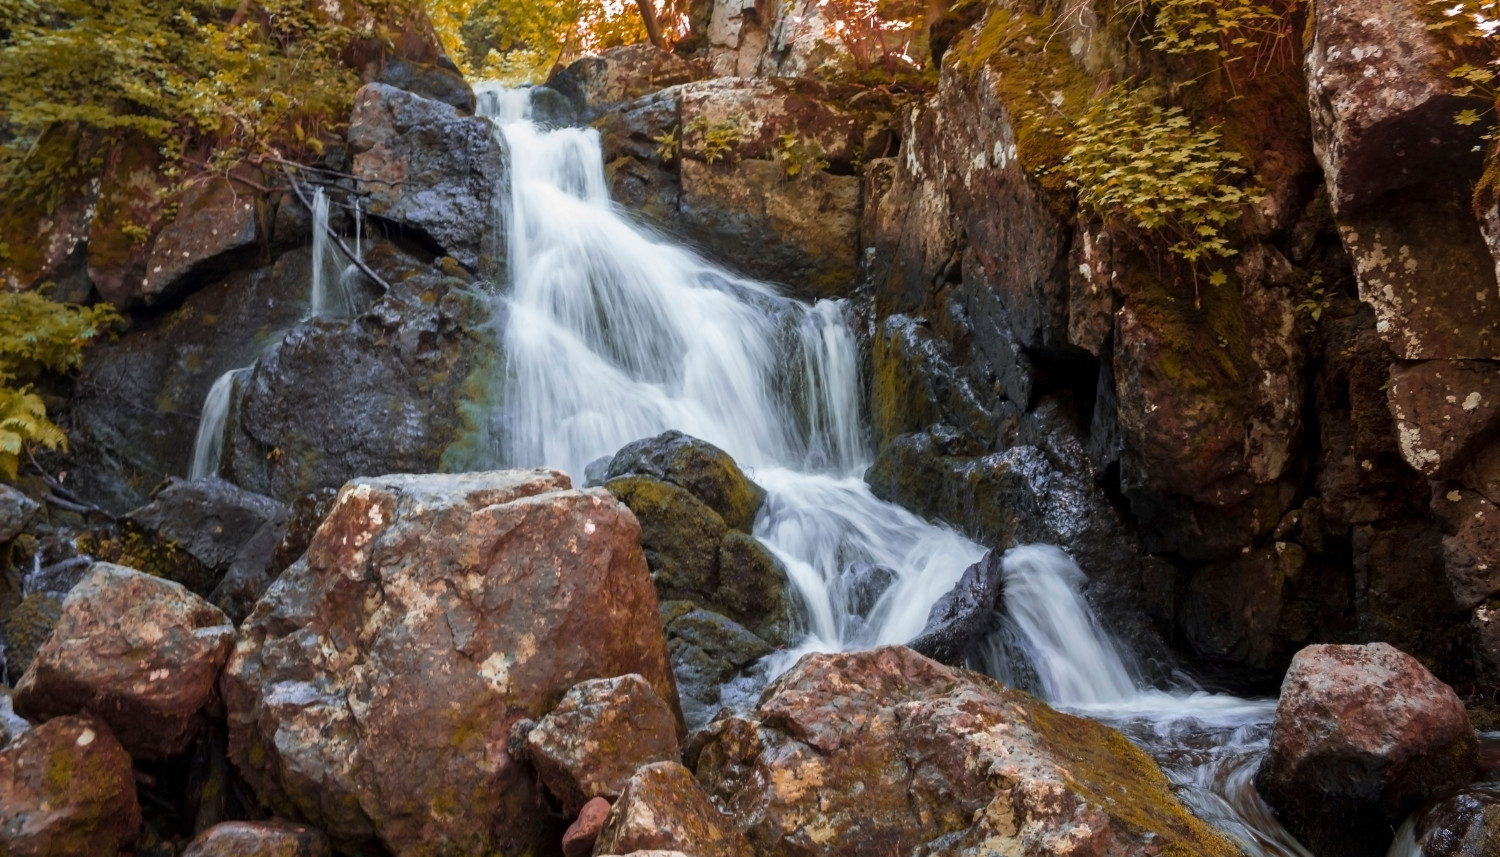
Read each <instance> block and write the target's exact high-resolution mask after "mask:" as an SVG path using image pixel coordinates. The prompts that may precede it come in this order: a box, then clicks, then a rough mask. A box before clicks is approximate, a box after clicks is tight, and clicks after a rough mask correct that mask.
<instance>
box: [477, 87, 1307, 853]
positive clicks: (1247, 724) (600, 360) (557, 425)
mask: <svg viewBox="0 0 1500 857" xmlns="http://www.w3.org/2000/svg"><path fill="white" fill-rule="evenodd" d="M479 96H480V98H479V104H480V113H481V114H482V115H484V116H486V117H488V118H490V119H491V121H493V122H494V123H495V125H496V128H497V132H498V133H499V134H500V135H501V136H502V137H503V139H504V141H505V143H506V144H507V149H508V152H509V157H510V179H511V181H510V193H509V195H508V198H507V199H505V200H502V202H501V208H500V210H497V212H496V217H497V218H498V220H499V222H501V223H502V224H503V234H504V236H505V241H506V243H507V245H508V246H507V247H506V257H507V264H508V266H509V268H508V277H509V280H508V283H507V284H506V285H505V287H504V288H503V289H502V290H501V295H500V296H497V297H496V298H495V320H494V325H495V334H496V335H497V336H498V337H499V338H500V340H501V342H502V346H503V347H502V352H503V354H504V355H505V359H504V363H505V365H504V370H503V371H498V372H496V374H495V379H494V385H495V388H496V389H494V390H492V391H491V393H490V400H491V401H493V402H498V403H500V404H499V405H498V406H497V407H496V411H495V413H494V414H493V415H492V425H491V428H490V434H489V436H490V437H491V438H492V439H493V440H491V441H489V443H490V444H491V446H492V450H491V456H492V458H493V461H492V462H491V463H494V464H500V465H505V466H537V465H548V466H553V467H559V468H561V469H563V470H564V471H566V472H568V473H569V474H572V475H573V476H575V477H580V476H582V474H583V473H584V472H585V468H586V466H587V465H588V464H589V463H590V462H592V461H595V460H596V459H599V458H600V457H602V456H607V455H611V454H613V453H614V452H615V451H616V450H618V449H619V448H620V447H621V446H623V445H625V444H626V443H629V442H630V441H634V440H637V439H640V438H644V437H650V436H653V435H656V434H659V433H661V432H663V431H665V430H668V429H678V430H681V431H683V432H685V433H687V434H689V435H692V436H694V437H698V438H702V439H704V440H707V441H709V442H711V443H714V444H716V445H718V446H719V447H721V448H723V449H724V450H726V451H727V452H728V453H729V454H730V455H732V456H733V457H734V458H735V460H736V461H738V462H739V463H740V464H741V466H742V467H744V468H745V469H746V470H747V471H748V472H749V473H750V474H751V476H752V477H753V478H754V479H755V480H756V481H757V482H758V483H759V484H760V485H762V486H763V487H764V488H765V489H766V492H767V501H766V504H765V506H764V508H763V510H762V512H761V513H760V516H759V518H758V519H757V522H756V525H755V536H756V537H757V538H759V539H760V540H761V541H763V542H764V543H765V544H766V545H767V546H768V547H769V548H770V549H771V551H772V552H774V553H775V554H776V556H777V557H778V558H779V559H780V560H781V561H782V562H783V563H784V564H785V566H786V568H787V570H788V572H789V575H790V577H791V580H792V583H793V584H794V585H795V587H796V589H797V592H798V594H799V596H800V600H801V603H802V605H803V608H804V610H803V613H804V616H803V620H802V621H803V623H804V629H803V630H804V632H805V634H804V637H803V638H802V642H801V643H800V644H799V645H798V646H796V647H794V648H793V649H792V650H790V651H785V652H779V653H777V654H775V655H772V656H771V657H770V658H769V659H768V661H769V663H767V664H766V665H765V672H767V673H768V674H776V673H778V672H780V671H782V670H784V669H786V668H787V667H789V666H790V665H791V664H792V663H793V662H795V660H796V658H798V657H800V656H801V655H802V654H805V653H807V652H811V651H839V650H850V649H860V648H868V647H872V646H877V645H882V644H888V643H903V642H906V641H907V640H910V639H911V638H912V637H914V636H915V635H916V634H917V633H918V632H919V631H920V630H921V629H922V627H923V625H924V624H925V622H926V619H927V614H928V610H929V609H930V607H931V605H932V604H933V602H934V601H936V600H937V598H938V597H939V596H941V595H942V594H943V593H944V592H946V591H948V590H949V589H951V588H952V586H953V585H954V583H956V582H957V580H958V578H959V576H960V575H961V574H962V572H963V571H964V569H965V568H966V567H968V566H969V565H970V564H972V563H974V562H975V561H977V560H978V559H979V558H980V557H981V556H983V554H984V549H983V548H982V547H980V546H979V545H977V544H975V543H973V542H971V541H969V540H968V539H966V538H964V537H963V536H961V535H959V534H958V533H956V532H954V531H952V530H950V529H947V528H945V527H941V526H936V525H933V524H930V523H928V522H926V521H923V520H922V519H920V518H918V517H916V516H915V515H912V514H911V513H910V512H907V511H906V510H904V509H902V508H900V507H897V506H894V505H892V504H889V503H886V502H883V501H881V500H879V499H877V498H876V497H875V496H874V495H873V494H872V493H871V492H870V490H869V489H868V487H866V485H865V483H864V481H863V479H862V478H861V477H862V474H863V472H864V470H865V468H866V467H867V466H868V465H869V463H870V457H871V455H870V450H869V448H868V445H867V443H866V441H865V439H864V432H863V429H862V427H861V420H860V412H861V402H860V381H859V371H858V364H857V350H856V345H855V337H854V334H853V331H852V330H851V326H850V325H851V319H850V313H849V307H848V306H847V305H846V304H845V303H844V302H842V301H827V300H824V301H819V302H817V303H813V304H808V303H804V302H800V301H796V300H792V299H790V298H787V297H785V296H783V295H782V294H781V293H780V292H779V291H778V290H777V289H775V288H774V287H771V286H768V285H766V284H763V283H759V282H755V281H752V280H747V279H744V278H741V277H738V276H735V275H733V274H731V273H728V272H727V271H725V270H724V269H722V268H720V267H717V266H715V265H713V264H712V263H710V262H708V261H705V260H704V259H702V258H701V257H699V256H697V255H695V254H694V253H692V252H689V251H687V250H685V249H683V248H681V247H680V246H678V245H676V244H675V243H673V242H672V241H670V240H668V239H665V238H663V237H662V236H660V235H657V234H655V233H653V232H652V231H650V230H649V229H647V228H644V227H642V226H640V225H637V224H636V223H634V222H633V221H632V220H630V219H629V218H628V217H627V216H625V215H623V214H622V213H621V212H620V211H619V210H618V209H617V208H616V207H615V206H614V205H613V204H612V203H611V202H610V199H609V193H608V188H607V184H606V180H605V175H604V166H603V156H602V152H601V148H600V142H599V135H598V133H597V132H596V131H594V130H593V129H587V128H573V127H561V128H550V127H543V126H542V125H539V124H537V123H535V122H533V121H531V120H530V118H529V107H528V105H529V93H528V91H526V90H506V89H503V88H500V87H497V86H489V85H482V86H481V87H479ZM580 481H581V480H580ZM868 564H873V565H878V566H884V567H886V568H888V569H891V570H893V571H894V572H895V580H894V582H893V583H892V585H891V586H890V588H889V589H887V590H886V591H885V593H884V594H883V595H882V596H881V597H880V598H879V599H878V601H877V602H876V603H875V605H874V606H873V608H869V609H867V610H865V611H863V612H861V611H859V610H857V609H855V606H854V603H853V602H854V597H853V596H854V593H853V592H852V591H851V587H849V585H848V584H849V583H850V581H851V577H850V575H851V570H853V569H856V568H858V567H860V566H861V565H868ZM1004 567H1005V576H1006V596H1005V604H1006V614H1005V616H1004V617H1003V622H1002V629H1001V630H1000V631H998V632H997V633H996V635H995V637H994V639H993V640H992V641H991V643H992V645H990V647H989V651H988V653H987V654H986V656H985V658H984V659H983V660H984V663H983V664H976V666H982V667H983V668H984V669H986V671H988V672H989V673H991V674H992V675H995V676H997V677H1001V678H1002V679H1010V680H1011V681H1013V682H1014V683H1017V684H1020V685H1021V686H1024V687H1026V689H1028V690H1032V691H1034V692H1036V693H1038V694H1040V695H1041V696H1042V697H1043V698H1045V699H1046V700H1047V701H1048V702H1050V703H1051V704H1053V705H1055V706H1057V707H1059V708H1062V709H1065V710H1069V711H1073V712H1075V713H1079V714H1084V715H1088V716H1093V717H1096V718H1098V719H1100V720H1103V721H1106V722H1108V723H1110V724H1111V725H1113V726H1115V727H1116V728H1119V729H1120V730H1122V731H1123V732H1125V733H1126V734H1127V735H1128V736H1130V737H1131V738H1132V739H1133V740H1135V741H1136V742H1137V743H1138V744H1140V745H1141V746H1142V747H1144V748H1145V749H1146V750H1147V751H1148V752H1150V753H1151V754H1152V755H1153V756H1154V757H1155V758H1156V759H1157V760H1158V761H1159V762H1160V763H1161V764H1162V766H1163V768H1164V770H1165V771H1166V772H1167V774H1168V776H1169V777H1170V778H1171V779H1172V780H1173V782H1174V783H1175V784H1176V785H1177V786H1178V790H1179V793H1180V794H1181V795H1182V797H1183V799H1184V800H1185V801H1186V802H1187V803H1188V804H1189V806H1190V807H1191V808H1192V809H1193V810H1194V811H1195V812H1196V813H1198V814H1199V815H1200V816H1201V817H1203V818H1204V819H1205V820H1207V821H1209V822H1211V823H1213V824H1215V825H1217V826H1218V827H1220V828H1221V829H1223V830H1224V831H1226V832H1227V833H1229V834H1231V835H1233V836H1234V837H1236V838H1237V839H1239V840H1240V841H1241V842H1242V843H1244V845H1245V847H1246V849H1247V851H1248V852H1249V853H1250V854H1253V855H1264V857H1304V855H1307V852H1306V851H1304V850H1303V849H1302V848H1301V846H1299V845H1298V844H1297V843H1296V842H1295V840H1293V838H1292V837H1291V836H1290V835H1289V834H1287V833H1286V832H1285V831H1284V830H1283V829H1282V828H1281V826H1280V825H1279V824H1278V823H1277V822H1276V820H1275V819H1274V818H1273V817H1272V815H1271V813H1270V812H1269V810H1268V809H1267V808H1266V807H1265V806H1264V804H1262V803H1261V801H1260V799H1259V797H1258V796H1257V795H1256V793H1255V791H1254V788H1253V786H1252V785H1251V782H1250V780H1251V777H1252V776H1253V774H1254V771H1255V766H1256V764H1257V763H1258V761H1259V759H1260V757H1261V756H1262V755H1263V754H1264V752H1265V749H1266V745H1267V737H1268V733H1269V730H1270V722H1271V718H1272V715H1273V713H1274V705H1275V703H1274V701H1272V700H1245V699H1239V698H1235V697H1232V696H1227V695H1223V694H1212V693H1206V692H1201V691H1196V690H1193V689H1190V688H1188V689H1177V690H1171V691H1165V690H1160V689H1156V688H1152V687H1149V686H1148V685H1147V684H1146V683H1145V682H1144V681H1143V680H1142V679H1141V678H1140V677H1139V676H1138V675H1137V673H1136V671H1135V670H1134V668H1133V666H1132V664H1131V661H1130V659H1129V658H1128V657H1126V656H1124V655H1123V654H1122V652H1121V651H1120V649H1119V648H1118V646H1117V645H1116V644H1115V642H1114V641H1112V640H1111V639H1110V638H1109V636H1108V635H1107V634H1105V633H1104V632H1103V631H1102V630H1101V628H1100V627H1099V625H1098V623H1097V621H1096V620H1095V619H1094V617H1093V615H1092V613H1091V612H1090V610H1089V607H1088V605H1087V603H1086V602H1085V600H1084V598H1083V596H1082V594H1081V593H1082V589H1083V585H1084V575H1083V573H1082V572H1081V571H1080V570H1079V569H1078V567H1077V566H1076V565H1074V564H1073V562H1072V561H1071V560H1070V559H1069V558H1068V556H1067V554H1066V553H1064V552H1063V551H1062V550H1060V549H1058V548H1054V547H1048V546H1027V547H1019V548H1015V549H1013V550H1011V551H1010V552H1009V553H1008V554H1007V556H1006V558H1005V562H1004ZM1020 676H1024V677H1025V678H1024V680H1022V679H1021V678H1018V677H1020Z"/></svg>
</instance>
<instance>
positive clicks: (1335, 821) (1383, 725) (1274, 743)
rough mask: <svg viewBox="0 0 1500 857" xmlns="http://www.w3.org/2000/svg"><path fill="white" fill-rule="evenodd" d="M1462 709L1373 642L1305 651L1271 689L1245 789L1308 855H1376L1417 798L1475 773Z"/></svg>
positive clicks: (1444, 688) (1402, 658)
mask: <svg viewBox="0 0 1500 857" xmlns="http://www.w3.org/2000/svg"><path fill="white" fill-rule="evenodd" d="M1476 761H1477V741H1476V739H1475V736H1474V727H1472V726H1470V725H1469V720H1468V717H1467V716H1466V714H1465V713H1464V707H1463V703H1462V702H1460V701H1459V699H1458V696H1457V695H1456V694H1455V693H1454V692H1453V689H1452V688H1450V687H1448V685H1446V684H1443V683H1442V682H1440V681H1438V680H1437V678H1435V677H1434V676H1433V675H1432V674H1431V673H1429V672H1428V671H1427V669H1426V668H1425V667H1423V666H1422V665H1421V664H1420V663H1418V662H1417V661H1416V659H1415V658H1412V657H1411V656H1410V655H1407V654H1405V653H1403V652H1400V651H1398V650H1396V649H1394V648H1392V647H1390V646H1388V645H1386V644H1384V643H1372V644H1370V645H1367V646H1337V645H1318V646H1309V647H1308V648H1306V649H1303V650H1302V651H1301V652H1298V653H1297V656H1296V657H1295V658H1294V659H1293V660H1292V667H1291V669H1290V670H1289V671H1288V672H1287V675H1286V679H1285V681H1284V682H1283V683H1282V689H1281V701H1280V702H1279V703H1278V704H1277V707H1276V721H1275V725H1274V726H1273V728H1272V732H1271V748H1270V752H1269V753H1268V754H1267V755H1266V758H1265V760H1264V761H1263V762H1262V763H1261V767H1260V771H1259V773H1258V774H1257V776H1256V787H1257V788H1258V789H1259V791H1260V793H1261V794H1262V795H1263V796H1264V797H1265V799H1266V801H1267V802H1268V803H1270V805H1271V806H1272V807H1273V808H1274V809H1275V810H1276V813H1277V815H1278V816H1279V817H1280V818H1281V820H1282V821H1283V823H1285V824H1286V826H1287V829H1288V830H1290V831H1291V832H1292V833H1294V834H1295V835H1297V836H1298V837H1299V838H1300V839H1301V840H1302V841H1303V842H1305V843H1307V845H1308V846H1309V847H1310V848H1312V849H1313V850H1314V851H1315V852H1316V853H1319V854H1324V855H1329V857H1341V855H1348V857H1356V855H1366V854H1374V853H1383V852H1384V850H1385V848H1386V847H1387V846H1388V845H1389V844H1390V842H1391V835H1392V831H1393V830H1394V829H1395V827H1396V826H1397V825H1399V824H1400V823H1401V820H1402V819H1403V818H1405V817H1406V815H1407V814H1408V813H1410V812H1411V811H1412V810H1413V809H1415V808H1417V806H1418V805H1420V804H1421V803H1422V801H1424V800H1425V799H1427V798H1430V797H1435V796H1437V795H1441V794H1444V793H1445V792H1447V791H1449V790H1450V789H1453V788H1455V787H1457V786H1460V785H1463V784H1465V783H1467V782H1469V781H1470V780H1471V779H1473V777H1474V773H1475V766H1476Z"/></svg>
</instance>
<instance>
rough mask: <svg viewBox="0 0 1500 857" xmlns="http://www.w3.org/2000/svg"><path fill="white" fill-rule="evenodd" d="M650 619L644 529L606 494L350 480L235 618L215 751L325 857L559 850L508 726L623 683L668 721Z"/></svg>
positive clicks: (524, 475)
mask: <svg viewBox="0 0 1500 857" xmlns="http://www.w3.org/2000/svg"><path fill="white" fill-rule="evenodd" d="M656 611H657V604H656V595H655V593H654V592H653V591H652V588H651V581H650V577H649V572H648V570H647V567H646V562H645V558H644V556H643V555H642V554H641V551H640V530H639V527H638V525H637V523H636V521H635V518H634V516H632V515H631V514H630V512H629V510H628V509H626V508H625V507H624V506H623V505H621V504H620V503H619V502H618V501H616V500H615V499H614V498H613V497H611V496H610V495H609V494H608V493H606V492H604V491H601V490H598V489H590V490H584V491H575V490H570V489H569V482H568V479H567V477H566V476H564V475H563V474H561V473H558V472H556V471H548V470H533V471H505V472H491V473H469V474H459V475H427V476H384V477H379V478H372V479H361V480H357V481H355V482H352V483H350V484H349V485H346V486H345V487H344V489H343V490H342V491H341V493H340V496H339V501H338V502H337V504H336V505H335V506H334V509H333V511H332V513H331V514H330V515H329V517H328V519H327V520H326V521H324V523H323V525H322V526H321V527H320V528H319V529H318V531H317V534H316V535H315V536H314V537H313V539H312V543H311V544H310V545H309V547H308V550H307V553H306V555H305V556H304V557H303V558H302V559H301V560H299V561H298V562H297V563H296V564H294V565H293V566H292V567H291V568H289V569H287V571H285V572H284V573H283V574H282V575H281V577H280V578H278V579H277V581H276V582H275V583H274V584H272V586H271V588H270V590H269V591H268V592H267V593H266V594H265V596H264V597H262V598H261V600H260V602H259V603H258V604H257V605H256V608H255V612H254V613H252V614H251V616H250V618H248V619H247V620H246V621H245V623H244V624H243V625H242V627H241V634H240V642H239V645H238V647H237V648H236V650H235V653H234V655H233V656H232V657H231V659H230V662H229V664H228V666H227V667H226V668H225V671H224V676H223V679H222V680H221V682H220V689H221V692H222V694H223V696H224V702H225V707H226V708H227V710H228V716H229V752H230V758H231V759H232V760H233V761H234V763H235V766H236V767H237V768H238V770H239V771H240V773H241V774H242V775H243V776H244V777H245V779H246V781H247V782H248V783H249V784H250V786H251V787H253V789H254V791H255V794H256V796H257V798H258V799H259V800H260V801H261V802H262V803H263V804H264V805H266V806H267V807H268V808H270V809H271V810H272V811H274V812H277V813H280V814H284V815H288V816H293V817H299V818H303V819H305V820H307V821H308V822H309V823H312V824H314V825H316V826H318V827H319V828H321V829H323V830H325V831H326V832H327V833H328V835H329V837H330V838H331V839H332V840H333V842H334V843H335V845H336V846H338V847H339V848H340V849H341V850H348V851H357V850H359V849H362V848H363V849H369V848H371V847H373V846H374V843H375V842H376V841H377V840H378V841H379V842H380V843H381V844H382V845H383V847H385V848H386V849H389V850H390V851H392V852H395V853H432V854H478V853H492V852H504V853H522V852H525V851H527V850H546V849H552V848H555V847H556V843H557V842H558V840H559V838H560V837H561V835H562V832H563V831H562V827H563V825H562V824H561V823H560V820H555V819H551V818H549V817H548V816H546V815H545V814H544V813H541V812H538V811H537V809H536V807H537V806H538V803H537V802H538V800H540V795H539V794H538V792H537V785H536V781H535V778H534V775H533V774H532V772H531V771H530V770H528V769H526V767H525V766H523V765H521V764H519V763H518V762H517V760H516V759H515V758H514V757H512V756H511V755H510V754H509V752H507V750H506V746H507V743H508V741H509V737H510V733H511V728H512V726H513V725H514V724H515V723H516V722H517V721H519V720H522V719H526V718H536V717H539V716H541V715H543V714H545V713H546V712H548V711H551V710H552V709H553V708H555V707H556V706H557V704H558V703H559V701H560V700H561V699H562V698H563V696H564V695H565V694H566V692H567V690H568V689H569V688H571V687H572V686H574V685H575V684H577V683H578V682H580V681H586V680H589V679H593V678H607V677H612V676H620V675H624V674H626V673H637V674H640V675H642V676H643V677H644V678H645V679H646V681H648V682H649V683H650V684H651V686H652V687H653V688H655V689H656V691H657V693H658V694H659V695H660V696H661V698H662V699H663V700H665V701H666V702H667V704H668V705H672V706H673V707H674V708H675V700H676V698H677V692H676V689H675V686H674V682H673V678H672V674H671V667H670V665H669V662H668V657H667V647H666V640H665V638H664V635H663V633H662V630H661V624H660V622H659V620H658V618H657V612H656ZM410 676H421V677H422V678H421V680H420V681H406V680H404V679H403V678H402V677H410ZM434 801H438V802H439V804H438V805H439V806H441V807H443V808H444V809H443V811H442V812H434V811H433V806H434V803H433V802H434Z"/></svg>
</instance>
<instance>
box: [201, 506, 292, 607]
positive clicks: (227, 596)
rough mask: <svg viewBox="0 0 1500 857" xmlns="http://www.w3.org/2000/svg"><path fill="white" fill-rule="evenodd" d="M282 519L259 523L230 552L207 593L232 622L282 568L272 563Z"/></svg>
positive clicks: (284, 523) (284, 527) (281, 535)
mask: <svg viewBox="0 0 1500 857" xmlns="http://www.w3.org/2000/svg"><path fill="white" fill-rule="evenodd" d="M287 526H288V521H287V519H286V518H279V519H272V520H268V521H266V522H265V523H263V524H261V525H260V527H258V528H257V529H256V530H255V533H254V534H253V535H251V536H250V538H249V539H247V540H246V541H245V543H244V544H243V545H241V546H240V549H239V551H238V552H237V553H235V555H234V561H233V562H231V563H230V565H229V570H228V571H226V572H224V576H223V577H221V578H220V579H219V583H218V585H217V586H215V587H214V589H213V592H211V593H209V596H208V600H209V601H210V602H211V603H212V604H213V605H214V606H215V607H218V608H219V609H220V610H223V611H224V614H225V615H226V616H228V617H229V620H230V621H231V622H233V623H235V624H236V625H238V624H239V623H240V622H243V621H244V620H245V617H246V616H249V615H250V611H251V610H253V609H255V602H256V601H258V600H260V596H261V595H263V594H265V591H266V588H267V587H269V586H270V585H271V581H273V580H275V579H276V575H277V574H279V573H281V571H282V569H281V568H279V567H277V566H276V562H275V558H276V552H277V549H278V548H280V547H281V544H282V542H283V540H284V539H285V538H286V534H287Z"/></svg>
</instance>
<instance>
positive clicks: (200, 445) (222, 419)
mask: <svg viewBox="0 0 1500 857" xmlns="http://www.w3.org/2000/svg"><path fill="white" fill-rule="evenodd" d="M245 371H248V370H246V369H231V370H229V371H228V372H225V373H224V374H223V375H220V376H219V377H218V378H217V379H216V380H215V381H214V383H213V386H212V387H209V388H208V396H207V397H206V398H205V399H204V400H203V409H202V410H201V411H200V412H199V413H198V434H197V436H196V437H195V438H194V439H193V463H192V465H191V466H190V467H189V468H188V478H189V479H202V478H203V477H205V476H218V475H219V464H220V461H221V459H223V457H224V432H225V429H226V428H227V427H228V425H229V406H230V405H231V404H232V403H233V402H234V383H235V379H236V378H237V377H239V374H240V373H241V372H245Z"/></svg>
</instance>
